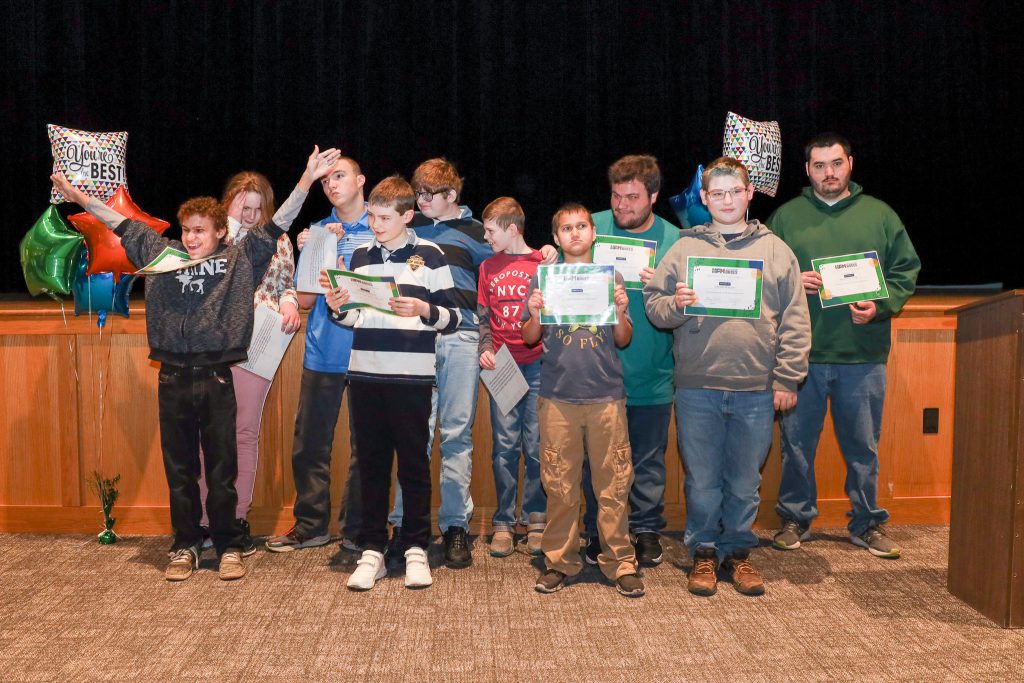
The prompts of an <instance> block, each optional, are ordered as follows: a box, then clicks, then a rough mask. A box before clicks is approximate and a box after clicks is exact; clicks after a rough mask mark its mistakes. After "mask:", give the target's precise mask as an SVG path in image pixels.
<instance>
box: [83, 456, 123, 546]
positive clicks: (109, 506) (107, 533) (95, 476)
mask: <svg viewBox="0 0 1024 683" xmlns="http://www.w3.org/2000/svg"><path fill="white" fill-rule="evenodd" d="M119 481H121V475H120V474H118V475H116V476H114V478H113V479H104V478H103V476H102V475H101V474H100V473H99V472H96V471H93V473H92V478H91V479H89V488H91V489H92V490H93V491H95V492H96V495H97V496H99V499H100V505H101V506H103V527H104V528H103V531H101V532H100V533H99V534H98V535H97V537H98V538H99V541H100V544H101V545H110V544H111V543H116V542H117V534H116V533H114V523H115V522H116V521H117V520H116V519H114V518H113V517H111V516H110V512H111V511H112V510H113V509H114V503H116V502H117V497H118V495H120V494H119V493H118V491H117V482H119Z"/></svg>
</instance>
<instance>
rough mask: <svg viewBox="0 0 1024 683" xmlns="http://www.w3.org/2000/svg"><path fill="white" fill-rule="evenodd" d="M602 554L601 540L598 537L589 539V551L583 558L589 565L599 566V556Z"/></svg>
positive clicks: (587, 550)
mask: <svg viewBox="0 0 1024 683" xmlns="http://www.w3.org/2000/svg"><path fill="white" fill-rule="evenodd" d="M600 554H601V539H600V537H598V536H591V537H590V538H588V539H587V549H586V551H585V552H584V553H583V558H584V559H585V560H586V561H587V564H597V556H598V555H600Z"/></svg>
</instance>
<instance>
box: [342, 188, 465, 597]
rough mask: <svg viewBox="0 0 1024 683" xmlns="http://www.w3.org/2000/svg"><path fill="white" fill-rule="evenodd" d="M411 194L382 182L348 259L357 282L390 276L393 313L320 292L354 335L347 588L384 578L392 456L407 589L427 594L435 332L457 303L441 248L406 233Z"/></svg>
mask: <svg viewBox="0 0 1024 683" xmlns="http://www.w3.org/2000/svg"><path fill="white" fill-rule="evenodd" d="M414 202H415V196H414V194H413V191H412V187H411V186H410V185H409V183H407V182H406V181H405V180H403V179H402V178H401V177H399V176H391V177H390V178H385V179H384V180H382V181H381V182H380V183H379V184H378V185H377V186H376V187H375V188H373V191H372V192H371V193H370V197H369V199H368V206H367V211H368V212H369V216H370V229H371V230H373V233H374V239H373V241H372V242H371V243H370V244H367V245H364V246H362V247H359V248H358V249H356V251H355V252H354V253H353V254H352V261H351V265H350V267H351V270H352V271H353V272H355V273H358V274H361V275H372V276H382V275H388V276H391V277H393V278H394V279H395V282H396V284H397V285H398V291H399V296H397V297H394V298H392V299H391V300H390V301H389V302H388V305H389V307H390V309H391V312H389V313H385V312H382V311H378V310H375V309H372V308H355V309H351V310H348V311H345V312H340V309H341V307H342V306H344V305H345V304H346V303H348V301H349V292H348V291H347V290H345V289H341V288H334V289H331V290H330V291H329V292H328V293H327V297H326V298H327V305H328V306H329V307H330V309H331V310H332V311H333V312H334V313H333V316H332V317H333V318H334V319H335V320H336V321H337V322H339V323H341V324H342V325H345V326H347V327H352V328H353V339H352V355H351V357H350V359H349V366H348V379H349V391H350V392H351V393H350V397H351V406H352V408H351V410H352V428H353V431H354V436H355V443H356V451H357V452H358V453H359V467H360V492H361V498H362V515H361V518H362V525H361V528H360V532H359V536H358V543H359V545H360V546H362V547H363V548H364V550H363V554H362V556H361V557H360V559H359V562H358V563H357V565H356V570H355V571H354V572H353V573H352V576H351V577H349V581H348V587H349V588H350V589H352V590H369V589H371V588H373V586H374V584H375V583H376V581H377V580H378V579H380V578H382V577H383V576H384V575H386V574H387V567H386V564H385V561H384V550H385V548H386V547H387V545H388V536H387V513H388V496H389V488H390V485H391V459H392V455H393V454H394V453H396V452H397V455H398V481H399V483H400V484H401V487H402V490H403V492H404V497H405V501H404V503H405V506H404V511H403V517H402V535H401V541H402V548H400V550H404V555H405V564H406V573H405V585H406V586H407V587H409V588H425V587H427V586H429V585H431V583H432V582H433V580H432V578H431V576H430V568H429V565H428V564H427V552H426V549H427V544H428V543H429V541H430V463H429V461H428V459H427V452H426V450H425V449H424V447H423V446H424V444H426V443H428V441H429V426H428V425H429V421H430V395H431V390H432V387H433V384H434V378H435V370H434V365H435V345H436V343H437V335H438V334H439V333H444V332H451V331H453V330H455V329H457V328H458V326H459V322H460V321H461V314H460V311H459V308H458V307H457V305H456V304H455V298H454V289H455V284H454V282H453V280H452V274H451V269H450V268H449V267H448V264H447V262H446V261H445V258H444V254H443V253H442V252H441V249H440V248H439V247H438V246H437V245H436V244H434V243H433V242H428V241H426V240H424V239H422V238H420V237H418V236H417V235H416V233H415V232H413V231H412V230H410V229H408V227H407V226H408V224H409V222H410V221H411V220H412V217H413V206H414Z"/></svg>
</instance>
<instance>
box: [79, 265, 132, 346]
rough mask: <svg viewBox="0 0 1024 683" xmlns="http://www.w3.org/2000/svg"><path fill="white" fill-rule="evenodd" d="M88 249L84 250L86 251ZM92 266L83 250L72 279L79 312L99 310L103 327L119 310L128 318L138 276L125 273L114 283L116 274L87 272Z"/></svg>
mask: <svg viewBox="0 0 1024 683" xmlns="http://www.w3.org/2000/svg"><path fill="white" fill-rule="evenodd" d="M85 251H86V250H84V249H83V252H85ZM88 266H89V259H88V256H87V255H86V254H85V253H83V255H82V257H81V258H80V259H79V260H78V262H77V263H76V264H75V274H74V278H73V279H72V282H71V292H72V294H74V297H75V315H81V314H82V313H95V314H96V324H97V325H99V326H100V327H103V325H104V324H105V323H106V321H107V314H108V313H117V314H118V315H123V316H124V317H125V318H127V317H128V295H129V294H130V293H131V291H132V285H134V284H135V281H136V280H137V279H138V276H137V275H122V276H121V281H120V282H114V274H113V273H96V274H95V275H88V274H86V272H85V271H86V269H87V268H88Z"/></svg>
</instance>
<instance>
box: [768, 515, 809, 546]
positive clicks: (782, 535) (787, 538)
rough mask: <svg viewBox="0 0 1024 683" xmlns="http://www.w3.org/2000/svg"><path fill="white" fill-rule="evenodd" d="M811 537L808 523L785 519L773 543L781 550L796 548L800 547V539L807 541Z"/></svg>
mask: <svg viewBox="0 0 1024 683" xmlns="http://www.w3.org/2000/svg"><path fill="white" fill-rule="evenodd" d="M810 537H811V531H810V528H809V527H807V525H805V524H801V523H800V522H797V521H794V520H792V519H785V520H783V521H782V529H780V530H779V533H777V534H775V538H774V540H772V545H773V546H774V547H776V548H778V549H779V550H796V549H797V548H799V547H800V541H806V540H807V539H809V538H810Z"/></svg>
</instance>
